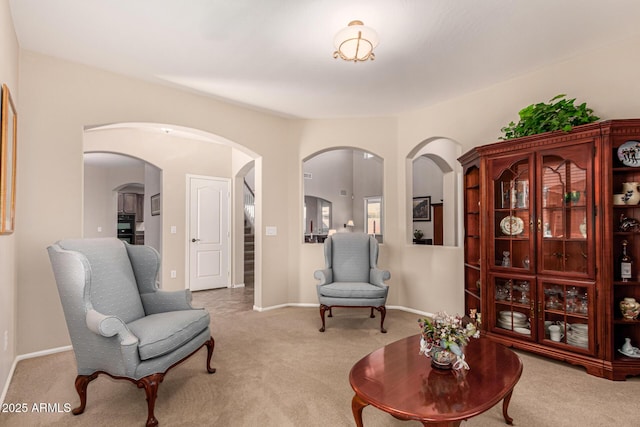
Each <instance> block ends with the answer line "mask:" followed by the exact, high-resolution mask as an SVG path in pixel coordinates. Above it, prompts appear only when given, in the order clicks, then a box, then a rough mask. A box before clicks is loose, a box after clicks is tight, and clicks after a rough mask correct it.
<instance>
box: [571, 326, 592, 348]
mask: <svg viewBox="0 0 640 427" xmlns="http://www.w3.org/2000/svg"><path fill="white" fill-rule="evenodd" d="M567 344H569V345H574V346H576V347H581V348H589V325H587V324H586V323H574V324H573V325H570V329H569V331H568V332H567Z"/></svg>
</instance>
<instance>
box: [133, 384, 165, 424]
mask: <svg viewBox="0 0 640 427" xmlns="http://www.w3.org/2000/svg"><path fill="white" fill-rule="evenodd" d="M163 379H164V374H151V375H147V376H146V377H144V378H140V379H139V380H138V383H137V385H138V388H144V392H145V394H146V395H147V424H146V426H147V427H156V426H157V425H158V420H157V419H156V417H155V415H154V413H153V411H154V408H155V406H156V398H157V397H158V386H159V385H160V383H161V382H162V380H163Z"/></svg>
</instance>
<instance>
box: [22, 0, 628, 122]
mask: <svg viewBox="0 0 640 427" xmlns="http://www.w3.org/2000/svg"><path fill="white" fill-rule="evenodd" d="M10 5H11V11H12V15H13V19H14V24H15V28H16V32H17V36H18V40H19V43H20V46H21V48H23V49H27V50H31V51H36V52H41V53H44V54H47V55H52V56H55V57H59V58H63V59H67V60H70V61H74V62H79V63H83V64H87V65H91V66H95V67H99V68H102V69H106V70H110V71H113V72H116V73H121V74H125V75H130V76H134V77H138V78H142V79H145V80H149V81H155V82H161V83H163V84H167V85H171V86H174V87H181V88H187V89H189V90H193V91H196V92H198V93H203V94H208V95H211V96H214V97H216V98H218V99H224V100H227V101H231V102H234V103H239V104H242V105H247V106H251V107H253V108H258V109H261V110H268V111H272V112H275V113H278V114H281V115H285V116H292V117H303V118H328V117H352V116H378V115H393V114H397V113H400V112H403V111H407V110H412V109H416V108H419V107H422V106H427V105H430V104H433V103H436V102H439V101H442V100H444V99H448V98H451V97H455V96H458V95H461V94H463V93H466V92H469V91H473V90H477V89H480V88H483V87H486V86H489V85H491V84H494V83H497V82H499V81H502V80H505V79H509V78H512V77H515V76H517V75H521V74H524V73H527V72H530V71H532V70H535V69H538V68H540V67H542V66H545V65H547V64H550V63H554V62H558V61H562V60H564V59H566V58H569V57H571V56H574V55H576V54H577V53H579V52H583V51H588V50H590V49H594V48H596V47H598V46H601V45H606V44H608V43H611V42H613V41H616V40H619V39H623V38H627V37H630V36H631V35H635V34H638V33H639V32H640V25H638V19H639V18H640V1H638V0H608V1H596V0H533V1H532V0H529V1H525V0H349V1H346V0H182V1H178V0H10ZM354 19H359V20H361V21H363V22H364V23H365V25H367V26H370V27H372V28H374V29H375V30H376V31H377V32H378V34H379V38H380V44H379V46H378V47H377V49H376V50H375V53H376V60H375V61H373V62H371V61H369V62H366V63H357V64H354V63H347V62H344V61H342V60H339V59H334V58H333V56H332V53H333V51H334V47H333V36H334V35H335V33H336V32H337V31H338V30H340V29H341V28H342V27H344V26H346V24H347V23H348V22H349V21H351V20H354ZM547 95H549V94H545V96H547ZM551 95H553V94H551ZM544 100H546V99H541V100H532V102H537V101H544Z"/></svg>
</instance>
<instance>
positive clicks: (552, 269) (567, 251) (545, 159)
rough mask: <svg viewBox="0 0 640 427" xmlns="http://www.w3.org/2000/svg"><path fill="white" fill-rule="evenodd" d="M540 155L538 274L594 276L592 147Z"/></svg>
mask: <svg viewBox="0 0 640 427" xmlns="http://www.w3.org/2000/svg"><path fill="white" fill-rule="evenodd" d="M578 147H579V149H576V148H572V147H568V148H564V149H555V150H553V152H550V153H548V154H545V153H542V154H541V155H540V162H539V163H540V168H541V173H539V174H538V176H539V183H538V185H537V190H536V191H537V192H538V194H537V196H538V200H539V203H538V205H539V208H538V215H537V216H538V220H537V228H538V236H540V241H541V244H539V245H538V248H539V252H538V256H537V259H538V271H539V272H541V273H547V274H561V275H562V274H566V275H571V276H578V277H579V276H584V277H593V275H594V267H593V263H589V262H588V260H589V259H592V253H593V252H592V251H593V249H594V248H593V247H592V244H590V243H589V241H590V240H591V241H593V239H588V237H589V234H590V233H592V232H593V213H594V208H593V194H592V193H593V191H592V188H593V187H592V185H593V184H592V160H591V159H592V156H593V154H592V153H593V150H589V147H591V146H590V145H587V146H585V145H584V144H582V145H580V146H578Z"/></svg>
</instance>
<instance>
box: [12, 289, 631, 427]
mask: <svg viewBox="0 0 640 427" xmlns="http://www.w3.org/2000/svg"><path fill="white" fill-rule="evenodd" d="M234 292H238V293H239V294H240V295H242V292H244V291H243V290H224V291H208V292H201V293H197V294H195V296H194V303H195V304H196V305H199V306H202V305H204V306H207V307H208V308H209V310H210V311H211V314H212V331H213V336H214V338H215V340H216V348H215V351H214V355H213V360H212V365H213V366H214V367H215V368H217V372H216V373H215V374H212V375H209V374H207V373H206V371H205V358H206V350H204V349H202V350H200V352H199V353H197V354H195V355H194V356H193V357H191V358H190V359H189V360H187V361H186V362H185V363H183V364H182V365H179V366H178V367H176V368H174V369H173V370H172V371H170V372H169V373H168V374H167V376H166V377H165V380H164V382H163V383H162V384H161V385H160V388H159V393H158V400H157V403H156V417H157V418H158V420H159V421H160V425H163V426H224V427H227V426H277V427H287V426H296V427H297V426H323V427H325V426H332V427H333V426H353V425H355V423H354V420H353V417H352V414H351V398H352V397H353V391H352V389H351V387H350V385H349V379H348V375H349V371H350V369H351V367H352V365H353V364H354V363H355V362H356V361H358V360H359V359H360V358H362V357H363V356H365V355H366V354H368V353H369V352H371V351H373V350H375V349H377V348H379V347H382V346H384V345H385V344H388V343H390V342H393V341H396V340H398V339H400V338H403V337H406V336H409V335H413V334H416V333H417V332H418V326H417V318H418V316H417V315H415V314H411V313H406V312H402V311H397V310H389V311H388V313H387V321H386V322H385V326H386V327H387V329H388V331H389V332H388V333H387V334H381V333H380V332H379V329H378V326H379V318H378V317H376V319H369V317H368V310H366V309H363V310H354V309H336V310H334V317H333V318H330V319H327V331H326V332H325V333H324V334H322V333H320V332H318V328H319V327H320V318H319V315H318V309H316V308H283V309H277V310H272V311H267V312H263V313H258V312H254V311H249V310H246V307H247V306H248V305H250V301H245V302H246V304H244V305H243V304H242V303H238V301H236V302H235V303H233V304H235V306H234V308H233V309H229V306H230V305H231V304H232V303H231V302H230V300H229V299H228V296H229V295H233V293H234ZM220 301H222V303H221V302H220ZM225 307H226V308H225ZM416 351H418V349H416ZM518 355H519V356H520V357H521V359H522V360H523V363H524V373H523V375H522V378H521V380H520V382H519V383H518V385H517V386H516V388H515V391H514V394H513V398H512V400H511V405H510V408H509V414H510V415H511V416H512V417H513V418H514V424H515V425H517V426H532V427H534V426H535V427H540V426H553V427H563V426H567V427H569V426H571V427H574V426H582V427H585V426H614V425H637V422H638V416H639V415H638V396H639V395H640V378H633V379H630V380H628V381H624V382H613V381H608V380H604V379H599V378H596V377H593V376H591V375H588V374H587V373H586V372H585V371H584V369H582V368H579V367H573V366H570V365H568V364H564V363H559V362H554V361H549V360H547V359H544V358H539V357H536V356H532V355H530V354H527V353H523V352H518ZM425 363H428V362H427V361H426V360H425ZM472 369H473V367H472ZM75 376H76V371H75V361H74V358H73V354H72V353H71V352H64V353H58V354H54V355H50V356H44V357H39V358H36V359H29V360H24V361H21V362H20V363H19V364H18V366H17V367H16V370H15V374H14V377H13V381H12V382H11V385H10V387H9V390H8V393H7V396H6V399H5V404H10V403H26V404H27V405H28V407H29V408H30V409H31V407H32V405H33V404H34V403H49V404H52V403H59V404H60V406H62V405H64V404H65V403H69V404H70V405H71V407H75V406H77V404H78V402H79V400H78V397H77V394H76V392H75V389H74V386H73V381H74V379H75ZM363 419H364V424H365V426H367V427H376V426H377V427H382V426H385V427H387V426H390V427H395V426H406V427H410V426H418V425H421V424H420V423H418V422H413V421H411V422H404V421H399V420H396V419H395V418H393V417H391V416H390V415H388V414H386V413H383V412H381V411H379V410H377V409H375V408H373V407H366V408H365V409H364V412H363ZM145 420H146V401H145V397H144V391H142V390H141V389H137V388H136V387H135V386H134V385H133V384H131V383H129V382H127V381H115V380H112V379H110V378H108V377H105V376H100V377H99V378H98V379H97V380H95V381H93V382H92V383H91V384H90V385H89V389H88V399H87V408H86V410H85V413H84V414H82V415H79V416H73V415H71V414H70V413H64V412H62V413H57V412H54V413H51V412H45V413H35V412H31V411H29V412H27V413H20V414H16V413H12V414H11V413H0V426H6V427H10V426H20V427H24V426H52V425H64V426H131V425H134V426H135V425H139V426H142V425H144V422H145ZM463 425H465V426H504V425H505V424H504V420H503V418H502V411H501V404H499V405H497V406H496V407H494V408H492V409H490V410H489V411H487V412H485V413H484V414H482V415H480V416H478V417H475V418H472V419H470V420H468V421H467V422H465V423H463Z"/></svg>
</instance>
